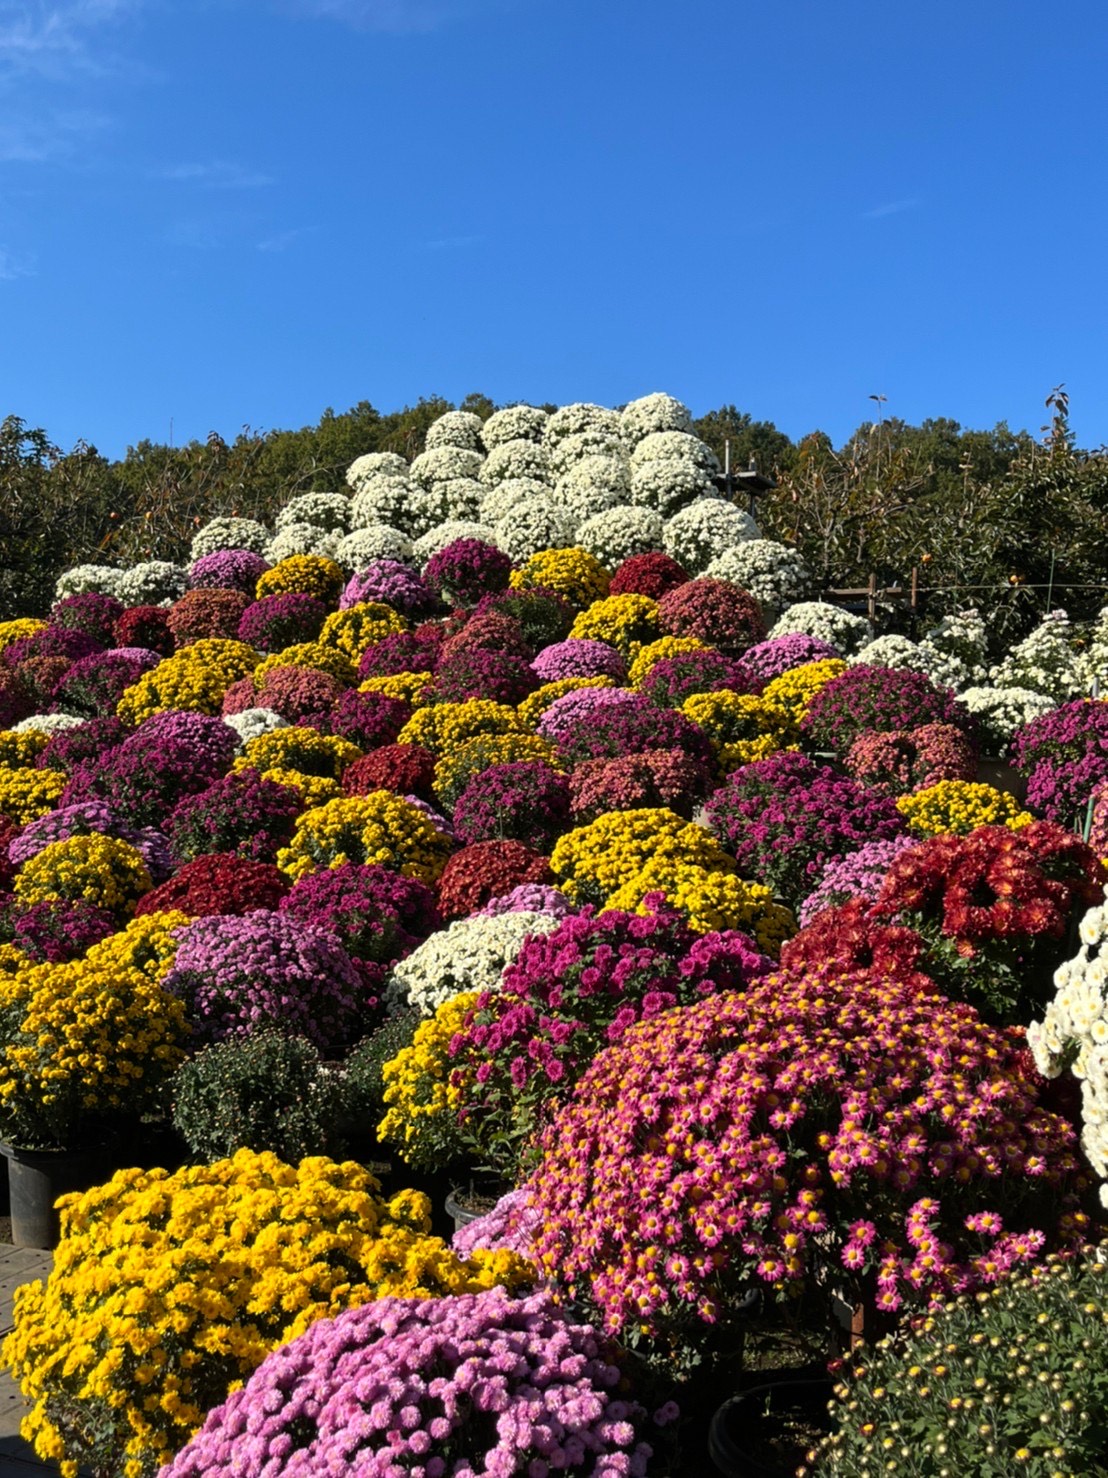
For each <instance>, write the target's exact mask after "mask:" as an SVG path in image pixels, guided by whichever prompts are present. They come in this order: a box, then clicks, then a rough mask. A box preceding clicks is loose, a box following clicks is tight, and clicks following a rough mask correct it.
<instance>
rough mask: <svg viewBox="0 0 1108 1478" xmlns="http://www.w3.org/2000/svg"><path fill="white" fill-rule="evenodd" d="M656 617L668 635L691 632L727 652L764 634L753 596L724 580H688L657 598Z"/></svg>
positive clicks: (738, 653) (743, 648) (736, 652)
mask: <svg viewBox="0 0 1108 1478" xmlns="http://www.w3.org/2000/svg"><path fill="white" fill-rule="evenodd" d="M658 620H659V623H660V625H661V627H662V630H663V631H668V632H669V633H670V635H671V636H695V637H699V638H700V640H701V641H704V642H707V643H708V644H709V645H710V646H713V647H716V648H717V649H718V650H719V651H721V652H723V653H725V654H726V655H728V656H735V657H737V656H741V655H742V653H743V652H745V651H746V649H747V648H748V647H751V646H753V645H754V644H755V643H756V642H760V641H762V640H763V638H764V637H765V634H766V628H765V624H764V622H763V620H762V612H761V608H760V607H759V605H758V602H757V601H756V600H755V599H754V597H753V596H751V595H748V594H747V593H746V591H745V590H740V589H739V587H738V586H737V585H731V584H730V583H729V582H728V581H726V580H711V579H707V578H703V577H702V578H700V579H697V580H689V581H687V582H686V583H685V584H684V585H679V586H677V588H676V589H675V590H670V591H667V593H666V594H665V595H663V596H662V597H661V599H660V600H659V602H658Z"/></svg>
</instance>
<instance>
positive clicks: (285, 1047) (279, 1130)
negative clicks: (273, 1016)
mask: <svg viewBox="0 0 1108 1478" xmlns="http://www.w3.org/2000/svg"><path fill="white" fill-rule="evenodd" d="M171 1093H172V1099H173V1122H174V1124H175V1126H176V1128H177V1131H178V1133H179V1134H180V1135H181V1136H182V1138H183V1139H184V1141H185V1143H186V1144H187V1145H188V1147H189V1149H190V1150H191V1151H192V1153H193V1154H194V1155H197V1156H199V1157H200V1158H202V1159H204V1160H207V1161H214V1160H221V1159H225V1158H229V1157H230V1156H231V1155H233V1154H234V1153H235V1152H236V1151H237V1150H240V1149H249V1150H255V1151H259V1152H261V1151H263V1150H271V1151H272V1152H273V1153H274V1154H275V1155H277V1156H279V1158H280V1159H282V1160H286V1161H289V1162H290V1163H291V1164H296V1163H297V1162H298V1161H300V1160H302V1159H303V1158H304V1156H305V1155H334V1154H336V1153H338V1152H339V1151H340V1150H341V1148H342V1146H341V1144H340V1143H339V1142H338V1141H339V1132H340V1130H339V1126H340V1125H341V1121H342V1117H343V1110H344V1107H345V1084H344V1079H343V1075H342V1074H341V1073H338V1072H336V1071H335V1070H334V1069H333V1068H330V1067H328V1066H326V1065H325V1064H324V1063H323V1061H322V1060H321V1058H320V1055H319V1052H318V1050H317V1049H316V1047H315V1046H314V1045H313V1044H312V1043H311V1042H309V1041H306V1040H305V1039H304V1038H303V1037H284V1036H281V1035H279V1034H278V1033H276V1032H262V1033H259V1034H258V1035H257V1036H252V1037H246V1038H239V1039H234V1038H232V1039H231V1040H230V1041H226V1042H220V1043H218V1044H217V1045H215V1046H212V1047H206V1048H205V1049H204V1050H203V1051H202V1052H200V1053H198V1054H197V1055H196V1056H195V1057H193V1058H191V1059H190V1060H189V1061H188V1062H186V1063H184V1064H183V1065H182V1066H181V1067H180V1068H178V1070H177V1072H176V1074H175V1076H174V1078H173V1082H172V1084H171Z"/></svg>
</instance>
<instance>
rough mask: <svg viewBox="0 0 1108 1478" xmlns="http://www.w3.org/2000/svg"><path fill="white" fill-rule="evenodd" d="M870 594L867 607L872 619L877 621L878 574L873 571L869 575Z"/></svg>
mask: <svg viewBox="0 0 1108 1478" xmlns="http://www.w3.org/2000/svg"><path fill="white" fill-rule="evenodd" d="M868 596H869V599H868V601H867V603H866V609H867V610H868V612H869V618H870V620H871V621H875V620H876V619H877V575H876V574H875V573H873V572H871V574H870V577H869V589H868Z"/></svg>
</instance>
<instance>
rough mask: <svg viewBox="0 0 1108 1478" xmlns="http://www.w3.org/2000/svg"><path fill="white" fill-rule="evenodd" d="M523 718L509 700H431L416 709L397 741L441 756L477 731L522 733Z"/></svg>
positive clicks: (476, 733) (480, 732) (474, 735)
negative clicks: (438, 701) (443, 701)
mask: <svg viewBox="0 0 1108 1478" xmlns="http://www.w3.org/2000/svg"><path fill="white" fill-rule="evenodd" d="M522 732H523V722H522V720H521V719H520V717H519V714H518V713H516V711H515V709H514V708H512V707H511V706H510V705H509V704H507V703H494V702H493V700H492V699H491V698H467V699H466V700H465V702H464V703H431V704H428V706H427V707H426V708H421V709H420V710H419V712H418V713H413V714H412V716H411V718H410V719H409V720H408V722H407V723H406V724H405V725H404V727H403V728H402V729H401V730H400V733H399V734H398V735H397V738H396V742H397V744H422V745H423V747H424V749H429V750H430V751H431V753H432V754H433V755H437V756H438V757H439V758H441V757H442V756H443V755H444V754H448V753H449V752H450V751H451V750H453V749H457V748H458V746H459V745H460V744H464V743H465V742H466V740H467V739H475V738H476V737H477V735H478V734H520V733H522Z"/></svg>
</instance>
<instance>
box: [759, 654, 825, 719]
mask: <svg viewBox="0 0 1108 1478" xmlns="http://www.w3.org/2000/svg"><path fill="white" fill-rule="evenodd" d="M845 671H846V663H845V662H844V661H842V659H841V658H839V657H824V658H823V659H822V660H821V661H819V662H805V663H803V664H802V665H801V666H800V667H790V668H789V670H788V671H787V672H783V673H782V674H781V676H780V677H775V678H774V679H773V681H772V682H771V683H767V684H766V686H765V687H764V688H763V689H762V697H763V698H764V699H765V700H766V702H767V703H772V704H773V705H774V706H775V707H776V708H783V709H784V710H785V712H786V713H787V714H788V716H789V718H790V719H791V720H792V722H793V723H794V724H799V723H800V720H801V719H802V718H803V717H804V715H805V714H806V713H807V711H808V705H809V704H810V703H811V701H812V699H813V698H814V697H815V696H816V694H817V693H819V692H821V691H822V690H823V689H824V688H825V687H826V686H827V684H828V683H829V682H831V681H832V679H833V678H836V677H841V676H842V674H843V673H844V672H845Z"/></svg>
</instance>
